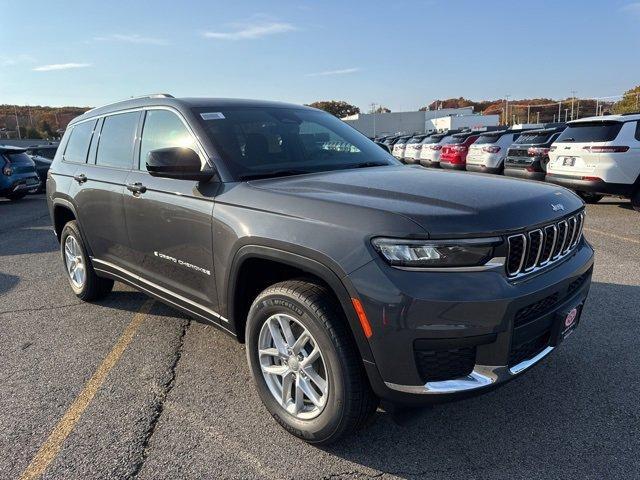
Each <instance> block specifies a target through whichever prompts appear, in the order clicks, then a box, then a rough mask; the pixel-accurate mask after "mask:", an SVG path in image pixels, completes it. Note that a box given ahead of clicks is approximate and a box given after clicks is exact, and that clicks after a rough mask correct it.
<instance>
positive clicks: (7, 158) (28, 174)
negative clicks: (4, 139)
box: [0, 145, 40, 200]
mask: <svg viewBox="0 0 640 480" xmlns="http://www.w3.org/2000/svg"><path fill="white" fill-rule="evenodd" d="M25 152H26V149H24V148H19V147H11V146H8V145H0V197H5V198H8V199H9V200H20V199H21V198H23V197H24V196H25V195H26V194H27V193H29V192H34V191H36V190H38V188H39V187H40V179H39V178H38V174H37V172H36V165H35V163H33V160H31V157H29V155H27V154H26V153H25Z"/></svg>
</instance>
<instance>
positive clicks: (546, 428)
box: [0, 195, 640, 479]
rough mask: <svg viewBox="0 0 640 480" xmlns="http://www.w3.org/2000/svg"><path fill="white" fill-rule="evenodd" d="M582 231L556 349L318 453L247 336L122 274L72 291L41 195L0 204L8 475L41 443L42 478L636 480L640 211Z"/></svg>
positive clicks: (623, 211)
mask: <svg viewBox="0 0 640 480" xmlns="http://www.w3.org/2000/svg"><path fill="white" fill-rule="evenodd" d="M585 234H586V237H587V239H588V240H589V241H590V242H591V243H592V244H593V245H594V247H595V249H596V252H597V258H596V267H595V273H594V279H593V284H592V288H591V294H590V296H589V300H588V302H587V304H586V306H585V310H584V313H583V317H582V320H581V325H580V327H579V329H578V330H577V331H576V333H575V334H574V335H572V337H571V338H569V339H568V340H567V341H566V342H565V343H564V344H563V345H562V347H561V348H560V349H558V350H557V351H555V352H554V353H553V354H552V355H551V356H550V357H549V358H548V359H546V360H544V361H543V362H542V363H541V364H540V365H539V366H537V367H536V368H534V369H533V370H531V371H530V372H528V373H527V374H526V375H524V376H522V377H521V378H519V379H517V380H515V381H513V382H511V383H509V384H507V385H506V386H504V387H503V388H500V389H498V390H496V391H493V392H491V393H488V394H486V395H483V396H479V397H476V398H473V399H470V400H465V401H462V402H458V403H452V404H447V405H441V406H437V407H435V408H433V409H430V410H424V411H421V412H418V413H416V414H415V415H412V416H411V417H409V418H407V419H405V421H404V422H402V423H401V424H398V423H397V422H395V421H394V420H393V419H392V418H391V416H390V415H388V414H387V413H385V412H383V411H379V412H378V413H377V417H378V418H377V420H376V422H375V423H374V424H373V425H371V426H370V427H368V428H367V429H366V430H364V431H362V432H360V433H359V434H358V435H356V436H352V437H348V438H346V439H344V440H343V441H341V442H340V443H339V444H336V445H333V446H331V447H329V448H324V449H320V448H317V447H312V446H309V445H307V444H305V443H303V442H301V441H299V440H297V439H295V438H294V437H292V436H290V435H289V434H287V433H286V432H285V431H284V430H283V429H281V428H280V427H279V426H278V425H277V424H276V423H275V421H273V420H272V418H271V417H270V416H269V414H268V413H267V411H266V410H265V408H264V407H263V406H262V404H261V402H260V400H259V398H258V396H257V394H256V392H255V390H254V388H253V384H252V380H251V377H250V376H249V373H248V369H247V367H246V358H245V352H244V347H243V346H242V345H240V344H238V343H237V342H236V341H235V340H234V339H232V338H230V337H228V336H226V335H225V334H223V333H222V332H220V331H218V330H217V329H215V328H214V327H211V326H206V325H203V324H200V323H197V322H195V321H192V320H190V319H189V318H187V317H186V316H184V315H182V314H181V313H179V312H177V311H175V310H173V309H171V308H170V307H167V306H164V305H162V304H160V303H158V302H154V303H153V305H152V306H151V309H150V311H149V313H148V314H145V313H138V312H139V311H140V309H141V308H143V306H144V305H145V304H146V303H145V302H147V297H146V296H145V295H143V294H141V293H137V292H135V291H133V290H132V289H130V288H128V287H125V286H123V285H122V284H116V288H115V290H114V292H113V293H112V294H111V295H110V296H109V297H108V298H106V299H105V300H103V301H100V302H96V303H92V304H88V303H82V302H80V301H79V300H78V299H77V298H76V297H75V296H74V295H73V294H72V292H71V289H70V288H69V286H68V283H67V279H66V277H65V276H64V271H63V267H62V262H61V259H60V254H59V251H58V248H59V246H58V243H57V241H56V239H55V237H54V236H53V234H52V231H51V229H50V221H49V218H48V213H47V210H46V202H45V199H44V196H43V195H35V196H28V197H26V198H25V199H24V200H22V201H19V202H15V203H13V202H8V201H4V200H0V328H1V333H0V366H1V367H0V451H1V452H2V455H0V478H1V479H5V478H7V479H9V478H20V476H21V475H22V474H23V473H24V472H29V471H31V472H33V471H34V470H33V468H34V467H33V465H34V459H36V460H38V461H40V460H41V459H42V458H43V456H42V455H43V453H42V452H43V449H44V451H45V454H46V455H49V456H48V457H46V458H47V460H48V461H47V462H46V468H44V469H42V470H41V471H38V472H39V474H42V478H56V479H58V478H65V479H69V478H141V479H164V478H167V479H169V478H171V479H175V478H183V477H184V478H243V479H244V478H274V479H307V478H334V479H336V478H438V479H442V478H483V479H485V478H496V479H497V478H501V479H502V478H504V479H519V478H522V479H536V478H541V479H542V478H564V479H566V478H581V479H584V478H593V479H602V478H640V458H639V456H640V414H639V407H638V404H639V403H640V382H639V381H638V372H640V355H639V354H638V352H639V351H640V348H639V347H640V268H639V267H640V214H639V213H637V212H634V211H633V210H631V208H630V206H629V203H628V202H626V201H619V200H615V199H606V200H604V201H602V202H601V203H600V204H597V205H589V206H588V207H587V223H586V230H585ZM146 305H148V304H146ZM136 318H137V320H138V323H137V324H136V328H135V331H134V334H133V336H132V337H131V341H130V343H128V344H126V348H124V349H123V351H122V354H121V355H120V356H118V357H117V358H113V357H110V352H112V351H113V349H114V345H117V344H118V342H121V339H122V337H123V334H124V333H126V332H127V331H130V329H131V325H132V321H135V320H136ZM127 329H129V330H127ZM105 359H111V360H112V361H111V363H110V364H109V365H110V370H108V373H107V374H106V377H104V381H103V382H102V383H98V384H96V383H95V382H94V380H93V379H94V378H95V373H96V371H99V370H100V369H101V368H103V367H104V365H105ZM88 385H89V386H92V385H93V386H94V387H95V388H94V389H93V391H92V393H93V394H94V396H93V397H91V398H89V399H87V398H86V392H87V386H88ZM83 395H85V397H83ZM79 398H80V401H81V403H82V399H83V398H84V400H86V401H85V405H86V408H84V409H83V410H82V411H80V413H79V414H78V412H79V410H76V407H77V404H78V401H79V400H78V399H79ZM70 412H71V413H70ZM74 412H75V413H74ZM61 424H63V425H66V426H67V427H66V428H67V430H65V432H66V433H65V436H64V437H63V438H62V440H60V442H59V445H58V447H57V448H53V447H51V445H52V443H51V442H52V432H54V431H55V432H58V431H59V430H56V429H57V428H60V425H61ZM56 435H57V433H56V434H55V435H53V437H56ZM53 440H55V438H54V439H53ZM54 443H55V442H54ZM46 455H45V456H46ZM35 463H38V462H37V461H36V462H35ZM30 466H31V467H30ZM29 468H31V470H29Z"/></svg>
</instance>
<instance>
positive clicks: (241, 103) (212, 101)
mask: <svg viewBox="0 0 640 480" xmlns="http://www.w3.org/2000/svg"><path fill="white" fill-rule="evenodd" d="M152 106H167V107H174V108H176V109H177V110H187V109H191V108H196V107H201V108H237V107H248V108H250V107H257V108H295V109H303V110H316V111H317V109H315V108H313V107H307V106H304V105H297V104H293V103H284V102H274V101H268V100H249V99H239V98H208V97H203V98H175V97H172V96H171V95H169V94H166V93H161V94H153V95H147V96H144V97H137V98H130V99H127V100H122V101H119V102H115V103H110V104H108V105H104V106H102V107H97V108H93V109H91V110H89V111H87V112H85V113H83V114H82V115H80V116H79V117H76V118H74V119H73V120H72V121H71V123H72V124H73V123H76V122H79V121H81V120H86V119H89V118H93V117H97V116H100V115H105V114H108V113H114V112H118V111H120V110H128V109H133V108H141V107H152Z"/></svg>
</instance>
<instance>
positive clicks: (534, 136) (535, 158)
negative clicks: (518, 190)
mask: <svg viewBox="0 0 640 480" xmlns="http://www.w3.org/2000/svg"><path fill="white" fill-rule="evenodd" d="M565 128H566V127H565V126H560V127H555V128H546V129H542V130H529V131H527V132H525V133H523V134H522V135H520V137H518V139H517V140H516V141H515V142H513V143H512V144H511V146H510V147H509V149H508V150H507V158H506V159H505V161H504V174H505V175H506V176H508V177H518V178H526V179H528V180H540V181H544V177H545V174H546V172H547V164H548V163H549V149H550V148H551V144H552V143H553V142H554V141H555V140H556V139H557V138H558V136H559V135H560V133H562V131H563V130H564V129H565Z"/></svg>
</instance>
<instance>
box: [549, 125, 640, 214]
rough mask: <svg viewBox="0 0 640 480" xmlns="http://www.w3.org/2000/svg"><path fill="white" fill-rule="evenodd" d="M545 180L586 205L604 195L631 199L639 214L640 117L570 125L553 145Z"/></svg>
mask: <svg viewBox="0 0 640 480" xmlns="http://www.w3.org/2000/svg"><path fill="white" fill-rule="evenodd" d="M546 180H547V181H548V182H553V183H556V184H558V185H562V186H565V187H568V188H571V189H573V190H575V191H576V192H577V193H578V194H579V195H580V196H581V197H582V198H583V200H584V201H585V202H587V203H595V202H597V201H599V200H600V199H601V198H602V197H603V196H604V195H615V196H620V197H625V198H630V199H631V203H632V205H633V208H635V209H636V210H638V211H640V114H638V113H634V114H625V115H607V116H604V117H590V118H582V119H580V120H575V121H573V122H570V123H569V124H568V127H567V129H566V130H565V131H564V132H562V134H561V135H560V136H559V137H558V139H557V140H556V141H555V142H554V143H553V145H552V146H551V149H550V151H549V164H548V165H547V176H546Z"/></svg>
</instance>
